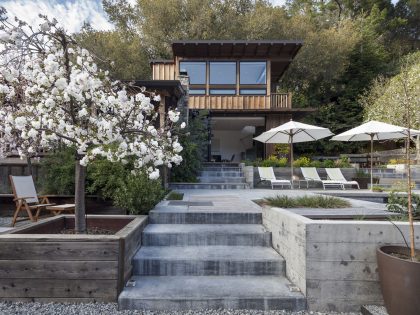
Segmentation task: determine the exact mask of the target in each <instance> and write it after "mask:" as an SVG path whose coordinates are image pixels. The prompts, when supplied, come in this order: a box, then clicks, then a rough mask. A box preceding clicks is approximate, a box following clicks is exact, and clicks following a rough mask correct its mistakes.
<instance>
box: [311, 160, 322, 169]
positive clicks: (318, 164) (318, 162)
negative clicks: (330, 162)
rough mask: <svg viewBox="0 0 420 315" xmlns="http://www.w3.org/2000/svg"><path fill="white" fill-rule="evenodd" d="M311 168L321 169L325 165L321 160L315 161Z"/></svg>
mask: <svg viewBox="0 0 420 315" xmlns="http://www.w3.org/2000/svg"><path fill="white" fill-rule="evenodd" d="M309 166H311V167H316V168H321V167H324V163H323V162H321V161H319V160H315V161H312V162H311V164H310V165H309Z"/></svg>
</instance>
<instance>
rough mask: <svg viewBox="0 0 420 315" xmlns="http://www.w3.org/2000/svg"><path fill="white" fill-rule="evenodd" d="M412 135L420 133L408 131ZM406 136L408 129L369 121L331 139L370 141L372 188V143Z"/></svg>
mask: <svg viewBox="0 0 420 315" xmlns="http://www.w3.org/2000/svg"><path fill="white" fill-rule="evenodd" d="M410 133H411V134H412V135H419V134H420V131H418V130H412V129H411V130H410ZM407 136H408V128H404V127H400V126H395V125H391V124H386V123H383V122H380V121H375V120H371V121H369V122H366V123H364V124H362V125H360V126H358V127H355V128H353V129H350V130H347V131H345V132H343V133H340V134H338V135H336V136H334V137H332V138H331V140H336V141H370V187H371V189H372V187H373V141H374V140H376V141H377V140H389V139H400V138H406V137H407Z"/></svg>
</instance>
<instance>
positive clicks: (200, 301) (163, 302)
mask: <svg viewBox="0 0 420 315" xmlns="http://www.w3.org/2000/svg"><path fill="white" fill-rule="evenodd" d="M132 280H134V281H135V282H136V284H135V286H134V287H126V288H125V289H124V291H123V292H122V293H121V294H120V296H119V298H118V303H119V306H120V309H141V310H145V309H147V310H174V311H175V310H176V311H180V310H200V309H220V308H225V309H258V310H274V309H286V310H304V309H305V307H306V301H305V298H304V297H303V295H302V294H301V293H300V292H291V290H290V287H289V286H290V285H291V283H290V282H289V281H288V280H287V279H286V278H282V277H272V276H246V277H245V276H244V277H240V276H234V277H226V276H224V277H220V276H214V277H211V276H209V277H151V276H148V277H141V276H135V277H133V278H132Z"/></svg>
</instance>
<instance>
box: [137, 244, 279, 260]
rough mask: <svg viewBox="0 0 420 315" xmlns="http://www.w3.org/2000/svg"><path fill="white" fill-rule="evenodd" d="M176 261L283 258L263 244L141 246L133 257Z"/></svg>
mask: <svg viewBox="0 0 420 315" xmlns="http://www.w3.org/2000/svg"><path fill="white" fill-rule="evenodd" d="M133 259H134V260H137V259H154V260H155V259H159V260H176V261H185V260H188V261H205V260H212V261H277V262H282V261H283V260H284V259H283V258H282V257H281V256H280V255H279V254H278V253H277V252H276V251H275V250H274V249H273V248H270V247H263V246H185V247H173V246H143V247H141V248H140V250H139V251H138V252H137V253H136V255H135V256H134V258H133Z"/></svg>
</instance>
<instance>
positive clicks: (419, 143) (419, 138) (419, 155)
mask: <svg viewBox="0 0 420 315" xmlns="http://www.w3.org/2000/svg"><path fill="white" fill-rule="evenodd" d="M416 151H417V154H416V160H417V164H419V165H420V136H417V137H416Z"/></svg>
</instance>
